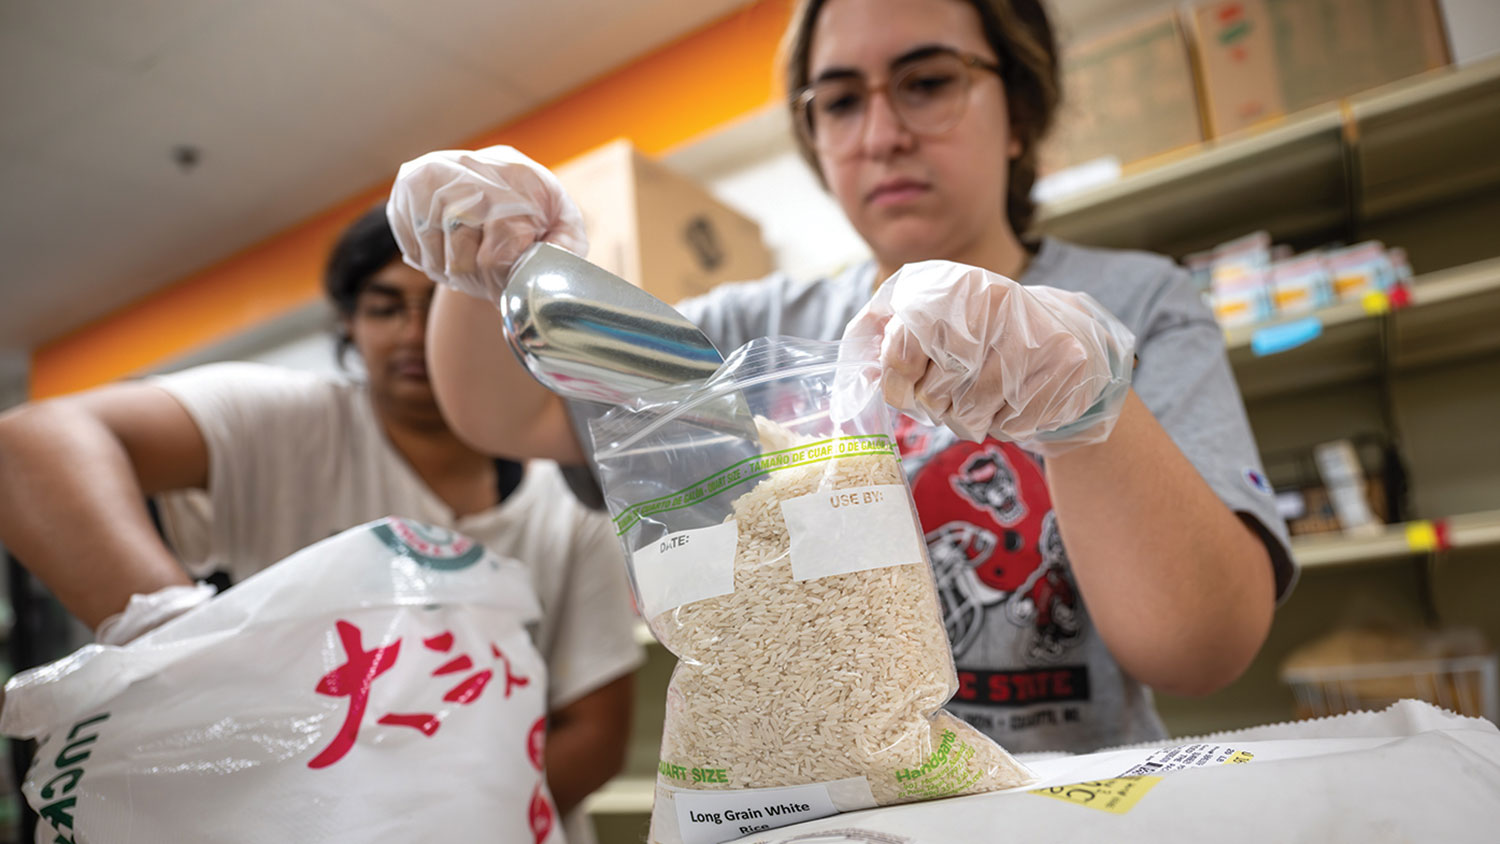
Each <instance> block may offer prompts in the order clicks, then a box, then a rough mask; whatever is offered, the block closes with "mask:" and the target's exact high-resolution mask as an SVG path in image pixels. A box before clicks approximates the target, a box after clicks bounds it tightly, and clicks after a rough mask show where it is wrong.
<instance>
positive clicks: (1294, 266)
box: [1271, 252, 1333, 314]
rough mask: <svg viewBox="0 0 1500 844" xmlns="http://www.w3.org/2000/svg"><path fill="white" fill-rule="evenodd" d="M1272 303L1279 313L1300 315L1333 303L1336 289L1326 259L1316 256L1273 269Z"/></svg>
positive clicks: (1281, 263) (1290, 261) (1283, 262)
mask: <svg viewBox="0 0 1500 844" xmlns="http://www.w3.org/2000/svg"><path fill="white" fill-rule="evenodd" d="M1271 300H1272V304H1274V305H1275V307H1276V311H1277V312H1278V313H1283V314H1301V313H1309V312H1311V311H1315V310H1317V309H1318V308H1321V307H1324V306H1327V305H1330V304H1332V303H1333V286H1332V284H1331V283H1330V281H1329V278H1328V268H1327V267H1326V266H1325V265H1324V262H1323V256H1322V255H1320V254H1318V253H1317V252H1310V253H1305V254H1303V255H1298V256H1296V257H1293V258H1290V259H1287V260H1283V261H1277V262H1276V263H1274V264H1272V265H1271Z"/></svg>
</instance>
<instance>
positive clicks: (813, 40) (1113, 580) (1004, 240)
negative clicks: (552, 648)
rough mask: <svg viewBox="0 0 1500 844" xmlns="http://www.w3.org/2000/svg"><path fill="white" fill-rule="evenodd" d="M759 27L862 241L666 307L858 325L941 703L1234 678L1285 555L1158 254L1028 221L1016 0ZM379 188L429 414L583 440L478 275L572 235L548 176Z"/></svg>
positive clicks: (1197, 305) (424, 176)
mask: <svg viewBox="0 0 1500 844" xmlns="http://www.w3.org/2000/svg"><path fill="white" fill-rule="evenodd" d="M786 47H787V49H786V61H787V67H786V70H787V74H786V75H787V80H788V89H789V90H788V101H789V106H790V108H791V109H792V111H793V114H794V117H795V121H796V125H797V132H798V141H799V145H800V147H801V149H802V152H803V154H804V156H805V157H806V158H807V160H808V162H809V163H810V164H811V165H812V166H813V168H814V170H815V171H816V172H817V174H818V175H819V177H820V178H821V179H822V180H823V182H824V184H825V185H826V186H827V187H828V189H829V191H830V192H831V193H832V194H833V195H834V197H836V198H837V200H838V202H839V204H840V206H841V207H842V209H843V211H844V213H845V214H846V215H847V216H848V218H849V220H850V222H851V223H852V224H853V226H854V228H855V229H856V230H857V231H858V232H859V234H860V235H861V236H862V237H863V238H864V240H865V241H866V242H867V243H868V244H869V247H870V250H871V252H872V253H873V256H874V258H873V260H871V261H870V262H868V263H866V264H864V265H862V266H858V267H855V268H852V269H850V270H848V271H846V272H844V273H842V274H840V275H838V276H836V277H833V278H829V279H823V280H818V281H813V282H804V281H795V280H792V279H788V278H785V277H783V276H773V277H771V278H767V279H763V280H761V281H756V282H749V283H744V284H737V285H728V286H725V287H721V288H719V289H716V290H715V291H713V292H711V293H709V294H708V295H706V296H704V297H701V298H698V299H694V300H690V301H687V302H684V303H681V304H680V305H679V309H680V310H681V311H682V312H683V313H684V314H686V315H687V316H688V317H689V318H690V319H692V320H694V321H695V322H696V323H698V324H699V325H700V326H702V328H703V329H704V330H705V332H706V333H708V335H709V337H710V338H711V339H712V340H713V341H714V343H715V344H716V345H717V346H718V347H719V348H720V349H723V350H726V351H727V350H730V349H733V348H736V347H738V346H739V345H741V344H743V343H744V342H746V341H748V340H750V339H753V338H755V337H759V336H763V335H775V334H783V335H797V336H803V337H812V338H821V339H838V338H839V337H841V336H842V337H860V338H864V339H865V340H866V341H868V342H869V343H870V344H871V348H873V347H874V346H875V345H878V346H879V348H880V355H881V361H882V368H883V387H884V390H885V394H886V397H887V399H888V401H890V403H891V404H892V405H894V406H895V407H897V408H898V409H899V410H901V411H903V415H902V417H901V419H900V422H899V424H898V437H899V440H900V444H901V448H902V451H903V456H904V460H903V464H904V466H905V467H906V469H907V472H908V478H909V480H910V481H911V484H912V489H913V494H914V496H915V498H916V502H917V509H918V512H919V515H920V517H921V521H922V526H923V529H924V531H925V532H926V539H927V543H928V546H929V550H930V556H931V558H932V562H933V566H934V570H935V574H936V576H937V579H938V583H939V587H940V588H939V591H940V594H941V596H942V599H943V604H944V615H945V619H946V623H947V625H948V629H949V634H950V638H951V640H952V643H953V647H954V660H955V663H956V664H957V666H958V669H959V676H960V689H959V692H958V694H957V696H956V697H955V699H954V701H953V703H952V704H951V709H952V710H953V711H954V712H955V713H956V714H959V715H960V716H962V717H964V718H965V719H967V720H969V721H970V722H971V723H973V724H975V725H976V726H977V727H979V728H980V729H982V730H984V731H985V732H987V733H989V734H990V735H991V736H993V737H995V738H996V739H997V740H999V741H1000V742H1001V743H1002V744H1004V745H1005V746H1006V747H1008V748H1010V749H1011V750H1013V751H1027V750H1052V749H1066V750H1074V751H1081V750H1088V749H1092V748H1096V747H1099V746H1103V745H1109V744H1118V743H1124V742H1135V741H1147V740H1152V739H1158V738H1161V737H1163V736H1164V735H1165V731H1164V729H1163V726H1162V724H1161V721H1160V719H1159V718H1158V717H1157V715H1156V712H1155V709H1154V706H1153V703H1152V700H1151V692H1150V690H1151V689H1153V688H1154V689H1159V690H1163V691H1167V692H1171V693H1177V694H1194V695H1196V694H1206V693H1209V692H1212V691H1214V690H1216V689H1219V688H1221V687H1223V686H1225V685H1227V684H1228V683H1229V682H1231V681H1232V680H1234V679H1235V678H1236V677H1238V676H1239V675H1240V674H1241V673H1242V672H1243V671H1244V670H1245V668H1246V667H1247V666H1248V665H1249V663H1250V661H1251V659H1252V658H1253V657H1254V656H1255V654H1256V652H1257V651H1258V650H1259V648H1260V646H1261V643H1262V642H1263V641H1264V639H1265V636H1266V633H1267V630H1268V628H1269V626H1270V622H1271V616H1272V612H1273V608H1274V605H1275V602H1276V601H1277V599H1278V598H1279V597H1280V596H1283V595H1285V594H1286V591H1287V590H1288V589H1289V587H1290V584H1291V581H1292V580H1293V575H1294V570H1293V567H1292V565H1291V562H1290V559H1289V557H1288V554H1287V550H1286V545H1285V533H1284V529H1283V526H1282V524H1281V522H1280V519H1279V518H1278V517H1277V515H1276V510H1275V506H1274V502H1273V500H1272V498H1271V495H1270V491H1269V489H1268V488H1267V486H1266V484H1265V482H1264V480H1263V479H1262V475H1261V473H1260V466H1259V458H1258V456H1257V453H1256V449H1255V444H1254V441H1253V438H1252V436H1251V433H1250V430H1249V426H1248V424H1247V422H1246V419H1245V415H1244V410H1243V407H1242V405H1241V402H1240V398H1239V395H1238V393H1237V392H1236V389H1235V385H1234V382H1233V380H1232V377H1231V374H1230V371H1229V368H1228V365H1227V363H1226V359H1225V356H1224V352H1223V346H1222V339H1221V335H1220V333H1219V330H1218V328H1217V326H1216V325H1215V323H1214V321H1213V318H1212V317H1211V315H1210V314H1209V312H1208V311H1207V309H1206V308H1205V307H1204V306H1203V304H1202V303H1201V302H1200V301H1199V299H1198V297H1197V294H1196V293H1195V291H1194V290H1193V288H1192V286H1191V284H1190V282H1189V281H1188V278H1187V276H1186V273H1184V272H1183V271H1182V270H1180V269H1179V268H1177V267H1176V266H1175V265H1173V264H1172V263H1171V262H1170V261H1169V260H1167V259H1165V258H1161V257H1158V256H1153V255H1148V254H1142V253H1130V252H1117V251H1106V250H1096V249H1087V248H1083V247H1079V246H1074V245H1070V244H1066V243H1062V242H1059V241H1057V240H1054V239H1051V238H1040V239H1037V238H1033V237H1030V236H1029V230H1030V227H1031V224H1032V218H1033V212H1034V208H1033V206H1032V203H1031V201H1030V198H1029V196H1030V191H1031V187H1032V183H1033V181H1034V179H1035V174H1036V155H1037V144H1038V142H1039V141H1040V139H1041V138H1042V136H1043V134H1044V133H1045V131H1046V130H1047V128H1048V125H1049V124H1050V122H1051V119H1052V116H1053V114H1054V112H1055V110H1056V108H1057V104H1058V99H1059V90H1058V81H1057V61H1056V53H1055V46H1054V41H1053V35H1052V31H1051V28H1050V25H1049V23H1048V21H1047V18H1046V15H1045V13H1044V11H1043V9H1042V8H1041V6H1040V5H1039V3H1038V2H1037V1H1036V0H822V2H820V0H805V2H803V3H802V4H801V5H800V6H799V8H798V10H797V11H796V13H795V14H794V17H793V21H792V28H791V31H790V32H789V33H788V37H787V41H786ZM392 198H393V202H392V206H391V207H392V222H393V223H394V225H395V228H396V231H397V236H398V239H399V240H400V242H401V244H402V247H403V250H404V251H405V253H406V255H407V259H408V261H410V262H412V263H414V264H417V265H420V266H421V267H422V268H423V269H425V270H426V271H427V272H428V274H429V275H431V276H432V277H433V278H435V279H437V280H439V281H440V282H442V283H443V284H445V285H447V286H448V288H450V289H445V290H444V291H443V292H442V294H441V295H440V296H439V299H438V301H437V303H436V304H435V307H434V314H433V325H432V331H431V333H430V334H429V337H430V341H429V342H430V344H431V347H432V348H431V358H432V361H433V366H434V373H435V382H436V387H437V390H438V396H439V400H440V401H441V402H442V404H443V406H444V408H445V411H446V413H447V414H448V415H449V417H450V421H451V422H452V424H453V425H454V427H455V428H456V429H457V430H458V431H460V432H461V433H462V435H463V436H465V437H466V438H467V439H468V440H469V441H470V442H472V443H474V444H475V445H477V446H479V447H481V448H483V449H487V450H490V451H493V452H495V453H498V454H506V455H511V456H545V457H551V458H555V459H558V460H562V461H565V462H579V461H581V460H582V454H581V453H580V450H579V446H578V443H577V441H576V440H575V438H574V436H573V434H572V430H571V428H570V426H569V424H568V416H567V410H566V409H565V408H564V407H563V405H562V404H561V402H560V401H559V400H557V399H556V398H555V397H554V396H553V395H552V394H550V393H548V392H546V391H545V390H543V389H542V388H541V387H539V386H538V385H537V384H536V383H535V382H533V381H531V380H530V379H529V377H528V376H527V375H526V373H525V372H524V370H522V369H521V368H520V366H519V365H518V364H517V363H516V362H515V360H514V358H513V357H512V355H511V354H510V353H509V351H508V350H507V349H505V348H504V341H503V339H502V336H501V333H500V328H499V319H498V316H497V314H496V312H495V310H494V308H493V307H492V306H491V305H490V304H489V303H488V302H485V301H482V300H483V299H485V298H491V297H493V296H494V295H495V293H496V292H498V290H499V289H500V288H501V287H502V286H503V283H504V278H505V273H506V271H507V270H508V269H509V266H510V263H511V262H512V261H513V260H514V259H515V258H516V257H517V256H518V255H519V254H520V252H521V251H522V250H523V249H524V248H525V247H526V246H527V245H529V244H530V243H531V242H533V241H535V240H538V239H546V240H551V241H556V242H559V243H562V244H564V245H569V244H570V243H572V244H574V245H577V243H578V241H579V240H581V236H582V232H581V230H580V226H579V224H578V215H577V212H576V210H575V209H573V208H572V206H571V203H570V201H569V200H568V199H567V197H566V196H565V195H563V193H562V191H561V190H560V188H559V187H558V186H557V184H556V181H555V180H554V179H552V177H551V175H550V174H548V173H546V172H545V171H544V170H542V169H541V168H539V167H537V166H536V165H535V164H533V163H531V162H530V161H529V160H528V159H525V158H524V156H520V155H519V154H517V153H516V152H515V151H514V150H509V149H505V148H492V149H490V150H483V151H480V152H478V153H434V154H431V155H429V156H424V157H423V158H421V159H418V160H417V161H415V162H411V163H409V164H408V165H407V166H405V167H403V169H402V174H401V176H400V178H399V179H398V181H397V186H396V189H395V191H394V193H393V196H392ZM1012 279H1014V281H1012ZM459 291H462V292H459ZM465 294H468V295H465Z"/></svg>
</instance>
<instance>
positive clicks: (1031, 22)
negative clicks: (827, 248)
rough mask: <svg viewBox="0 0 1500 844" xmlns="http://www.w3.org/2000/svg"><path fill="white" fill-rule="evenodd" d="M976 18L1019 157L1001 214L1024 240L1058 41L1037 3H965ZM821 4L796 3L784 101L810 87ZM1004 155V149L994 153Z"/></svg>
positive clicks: (807, 150)
mask: <svg viewBox="0 0 1500 844" xmlns="http://www.w3.org/2000/svg"><path fill="white" fill-rule="evenodd" d="M966 1H967V2H968V3H969V5H970V6H973V7H974V10H975V11H977V12H978V13H979V20H980V22H981V24H982V25H983V27H984V38H985V40H986V41H988V42H989V45H990V49H992V50H994V51H995V55H996V56H997V57H998V58H999V59H1000V77H1001V79H1002V81H1003V82H1004V85H1005V99H1006V106H1007V108H1009V109H1010V132H1011V135H1012V136H1013V137H1015V138H1016V139H1017V140H1019V141H1020V142H1021V154H1020V156H1018V157H1017V158H1015V159H1012V160H1011V162H1010V174H1009V184H1008V186H1007V188H1006V197H1005V213H1006V217H1007V218H1008V219H1009V220H1010V226H1011V228H1012V229H1013V230H1015V233H1016V235H1017V236H1025V235H1026V234H1027V232H1028V230H1029V229H1030V228H1031V223H1032V221H1033V219H1034V218H1035V216H1036V204H1035V203H1033V202H1032V201H1031V188H1032V186H1033V185H1034V184H1036V172H1037V148H1038V146H1040V144H1041V141H1042V137H1043V136H1045V135H1046V134H1047V130H1048V129H1050V128H1051V127H1052V121H1053V118H1054V117H1055V116H1056V114H1057V106H1058V103H1059V102H1060V101H1061V100H1062V81H1061V79H1060V78H1059V74H1058V66H1057V39H1056V37H1055V36H1054V34H1053V32H1052V24H1051V22H1050V21H1048V19H1047V10H1046V9H1045V8H1044V7H1043V6H1042V0H966ZM825 2H826V0H800V2H798V4H797V9H796V11H794V12H793V13H792V23H791V26H790V28H788V29H787V33H786V38H785V39H784V40H783V42H782V46H781V51H782V68H783V72H784V73H785V75H786V90H787V102H788V104H789V105H790V104H791V102H792V100H794V99H795V98H796V96H797V93H798V92H799V91H800V90H801V89H802V87H803V86H805V85H807V83H808V82H809V79H808V73H809V70H810V69H809V67H808V62H809V61H810V60H811V56H812V39H813V29H814V28H815V27H816V25H817V22H818V13H819V12H821V11H822V10H823V5H824V3H825ZM796 137H797V148H798V149H799V150H801V152H802V157H803V159H805V160H806V161H807V163H808V164H809V165H811V166H812V169H813V172H815V173H817V174H818V178H819V179H824V184H825V185H826V184H827V181H826V179H825V178H824V176H823V171H822V170H821V169H819V168H818V157H817V154H816V153H815V152H814V151H813V149H812V147H810V146H808V144H807V141H806V139H804V138H803V137H802V133H801V132H798V133H797V135H796ZM995 153H996V154H997V155H1005V154H1006V151H1005V149H1004V148H1003V147H999V146H997V147H996V148H995Z"/></svg>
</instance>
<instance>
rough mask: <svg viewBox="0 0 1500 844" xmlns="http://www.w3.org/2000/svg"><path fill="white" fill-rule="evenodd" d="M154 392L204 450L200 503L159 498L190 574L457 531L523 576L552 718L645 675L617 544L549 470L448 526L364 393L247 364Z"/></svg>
mask: <svg viewBox="0 0 1500 844" xmlns="http://www.w3.org/2000/svg"><path fill="white" fill-rule="evenodd" d="M151 383H153V384H155V385H156V386H159V387H161V388H163V389H165V390H166V391H167V392H168V393H170V394H171V395H172V396H173V397H174V398H176V399H177V400H178V401H179V402H180V403H181V404H182V406H183V407H184V408H186V409H187V411H188V414H189V415H190V416H192V418H193V420H194V421H195V422H196V423H197V424H198V428H199V429H200V430H201V431H202V432H203V438H204V441H205V442H206V443H207V445H208V456H209V475H208V478H209V482H208V495H207V496H204V495H203V494H202V493H201V492H196V491H191V492H186V493H171V494H168V495H163V496H160V497H159V498H158V504H159V509H160V512H161V516H162V523H163V528H164V530H165V533H166V536H167V541H168V542H169V543H170V544H171V546H172V548H173V550H174V551H176V552H177V553H178V555H179V556H180V557H181V558H182V559H183V561H184V563H185V564H186V565H187V566H188V567H189V569H190V570H191V571H193V572H194V573H195V574H197V575H199V576H202V575H204V574H206V573H208V572H211V571H215V570H219V571H224V572H226V573H228V575H229V577H230V580H231V581H232V582H238V581H240V580H243V579H244V578H246V577H248V576H250V575H252V574H254V573H255V572H257V571H259V570H261V569H263V568H265V567H266V566H268V565H270V564H271V563H274V562H276V561H277V560H280V559H282V558H283V557H286V556H287V555H289V554H291V553H292V552H294V551H297V550H298V549H300V548H303V547H305V546H307V545H309V544H311V543H313V542H317V541H319V540H321V539H325V538H327V537H328V536H331V535H333V534H335V533H338V532H340V531H343V530H346V529H348V528H351V527H354V526H356V525H360V524H363V523H365V522H368V521H370V520H372V519H377V518H380V517H382V516H389V515H395V516H403V517H406V518H409V519H415V520H417V521H420V522H425V523H428V524H432V525H437V526H440V527H445V528H449V529H452V530H455V531H458V532H459V533H462V534H464V535H465V536H468V537H470V538H472V539H474V540H476V541H478V542H480V543H482V544H484V546H485V547H486V548H488V549H489V550H490V552H492V553H494V554H496V555H497V556H502V557H510V558H513V559H516V560H518V561H520V562H521V563H522V564H523V565H524V566H526V568H527V569H528V570H529V571H530V572H531V576H532V585H533V587H534V588H535V590H536V595H537V597H538V599H539V600H540V601H541V605H542V612H543V616H542V621H541V625H540V627H539V629H538V630H537V631H536V645H537V649H538V650H539V651H540V652H541V654H542V656H543V657H544V658H545V659H546V661H547V670H548V681H549V690H548V702H549V705H550V706H551V708H553V709H557V708H559V707H561V706H564V705H566V704H568V703H570V702H572V701H574V700H577V699H578V698H580V697H582V696H583V695H585V694H587V693H588V692H591V691H593V690H595V689H597V688H599V687H600V686H603V685H604V684H606V683H608V682H610V681H611V680H614V679H616V678H618V677H620V676H622V675H624V674H626V673H628V672H630V671H632V670H634V669H635V668H636V667H637V666H638V665H639V664H640V663H641V661H642V653H641V649H640V647H639V646H638V645H637V644H636V643H635V639H634V637H633V636H632V635H631V634H632V628H633V625H634V615H633V611H632V609H631V603H630V590H629V586H628V582H627V580H626V574H625V565H624V562H623V560H622V551H621V548H620V544H619V542H618V541H617V540H616V538H615V536H614V533H613V531H612V530H611V529H610V522H609V519H608V517H607V516H606V515H604V514H603V513H596V512H593V511H590V510H588V509H586V508H585V507H583V506H582V505H581V504H579V503H578V501H577V499H576V498H575V497H574V496H573V494H572V493H571V492H570V491H569V490H568V487H567V484H566V483H565V482H564V481H563V478H562V475H561V473H560V472H559V470H558V468H557V466H556V464H553V463H551V462H547V461H533V462H531V463H529V464H527V466H526V470H525V475H524V477H523V479H522V481H521V484H520V486H519V487H518V488H517V489H516V490H515V491H514V492H512V493H511V494H510V496H509V497H507V498H506V499H505V501H503V502H502V503H501V504H500V505H499V506H497V507H494V508H491V509H489V510H486V511H484V512H482V513H477V514H474V515H471V516H465V517H464V518H461V519H455V518H454V514H453V511H452V510H451V509H450V508H449V507H448V506H447V505H446V504H445V503H444V502H443V501H442V500H441V499H439V498H438V497H437V495H436V494H435V493H434V492H432V490H431V489H429V488H428V487H427V485H426V484H425V483H423V482H422V480H421V479H420V478H419V477H418V476H417V474H416V472H415V471H414V470H413V469H412V468H411V466H410V465H409V464H408V463H407V462H406V460H405V458H403V457H402V456H401V455H400V454H399V453H398V452H397V451H396V450H395V448H394V447H393V446H392V445H391V444H390V441H389V440H388V439H387V438H386V436H385V432H384V431H383V430H382V429H381V427H380V424H379V422H378V420H377V419H376V417H375V412H374V408H373V407H372V406H371V404H370V400H369V395H368V393H367V391H366V389H365V388H364V387H363V386H362V385H360V384H355V383H350V382H347V381H343V380H338V379H333V378H329V377H327V376H323V375H316V374H313V373H307V372H297V371H290V370H283V369H277V368H274V367H269V366H264V365H260V364H249V363H221V364H212V365H209V366H202V367H198V368H195V369H189V370H186V371H183V372H178V373H174V374H171V375H166V376H160V377H157V378H153V379H151Z"/></svg>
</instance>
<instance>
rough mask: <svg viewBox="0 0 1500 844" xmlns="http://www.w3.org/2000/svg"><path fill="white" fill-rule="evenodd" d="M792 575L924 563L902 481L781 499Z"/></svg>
mask: <svg viewBox="0 0 1500 844" xmlns="http://www.w3.org/2000/svg"><path fill="white" fill-rule="evenodd" d="M781 513H782V516H783V517H784V518H785V519H786V531H787V535H788V537H789V538H790V540H791V555H792V579H793V580H813V579H815V578H819V577H831V576H832V575H835V574H849V573H851V572H856V571H864V570H866V569H878V568H885V567H887V566H901V565H907V564H910V563H920V562H922V536H921V534H919V533H918V532H917V526H916V523H915V521H913V518H912V513H911V505H910V504H908V503H907V500H906V487H905V486H904V485H902V484H881V485H878V486H861V487H849V488H846V489H830V490H825V491H823V492H817V493H813V494H812V495H804V496H801V497H799V498H789V499H787V500H785V501H783V502H781Z"/></svg>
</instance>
